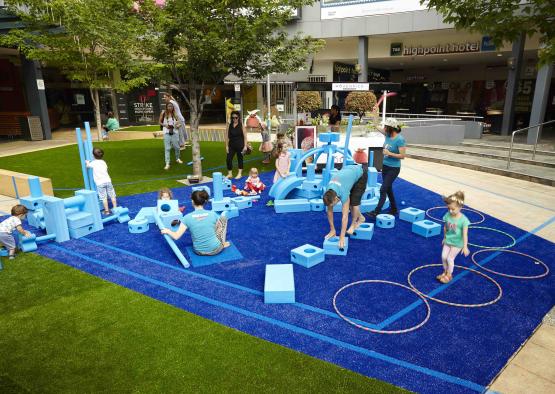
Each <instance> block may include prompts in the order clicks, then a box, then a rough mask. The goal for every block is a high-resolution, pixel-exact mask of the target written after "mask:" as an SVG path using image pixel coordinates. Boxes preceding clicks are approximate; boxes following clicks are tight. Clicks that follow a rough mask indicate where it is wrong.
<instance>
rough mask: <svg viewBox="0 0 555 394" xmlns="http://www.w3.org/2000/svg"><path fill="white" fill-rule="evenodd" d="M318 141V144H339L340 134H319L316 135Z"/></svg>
mask: <svg viewBox="0 0 555 394" xmlns="http://www.w3.org/2000/svg"><path fill="white" fill-rule="evenodd" d="M318 139H319V140H320V142H326V143H331V142H339V139H340V134H339V133H320V134H319V135H318Z"/></svg>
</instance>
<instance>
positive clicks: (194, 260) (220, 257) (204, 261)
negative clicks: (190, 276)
mask: <svg viewBox="0 0 555 394" xmlns="http://www.w3.org/2000/svg"><path fill="white" fill-rule="evenodd" d="M230 243H231V245H230V246H228V247H227V248H225V249H224V250H222V251H221V252H220V253H219V254H217V255H214V256H200V255H198V254H196V253H195V252H194V251H193V247H192V246H187V248H186V250H187V254H188V255H189V261H190V263H191V265H192V266H193V267H195V268H197V267H204V266H207V265H212V264H219V263H225V262H227V261H233V260H241V259H242V258H243V255H242V254H241V252H239V249H237V248H236V247H235V245H234V244H233V243H232V242H230Z"/></svg>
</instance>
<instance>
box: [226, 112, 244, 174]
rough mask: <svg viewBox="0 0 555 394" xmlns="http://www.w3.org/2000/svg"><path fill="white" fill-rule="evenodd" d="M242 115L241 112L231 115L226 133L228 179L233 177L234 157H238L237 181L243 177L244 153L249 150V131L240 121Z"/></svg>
mask: <svg viewBox="0 0 555 394" xmlns="http://www.w3.org/2000/svg"><path fill="white" fill-rule="evenodd" d="M240 116H241V114H240V113H239V111H233V112H232V113H231V121H230V122H229V124H228V125H227V130H226V133H225V152H226V153H227V158H226V164H227V177H228V178H231V177H233V156H235V155H237V167H238V169H239V170H238V172H237V176H236V177H235V179H239V178H241V177H242V176H243V153H245V151H246V149H247V143H248V139H247V131H246V128H245V127H243V124H242V123H241V121H240V120H239V117H240Z"/></svg>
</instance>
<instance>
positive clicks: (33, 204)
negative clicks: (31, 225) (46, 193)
mask: <svg viewBox="0 0 555 394" xmlns="http://www.w3.org/2000/svg"><path fill="white" fill-rule="evenodd" d="M43 200H44V197H31V196H27V197H21V198H20V199H19V203H20V204H21V205H23V206H25V208H27V209H28V210H29V211H34V210H37V209H39V208H41V207H42V201H43Z"/></svg>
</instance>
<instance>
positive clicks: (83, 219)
mask: <svg viewBox="0 0 555 394" xmlns="http://www.w3.org/2000/svg"><path fill="white" fill-rule="evenodd" d="M93 221H94V220H93V216H92V215H91V214H90V213H88V212H81V211H78V212H75V213H72V214H70V215H67V226H68V227H69V228H74V229H75V228H79V227H83V226H88V225H89V224H92V223H93Z"/></svg>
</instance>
